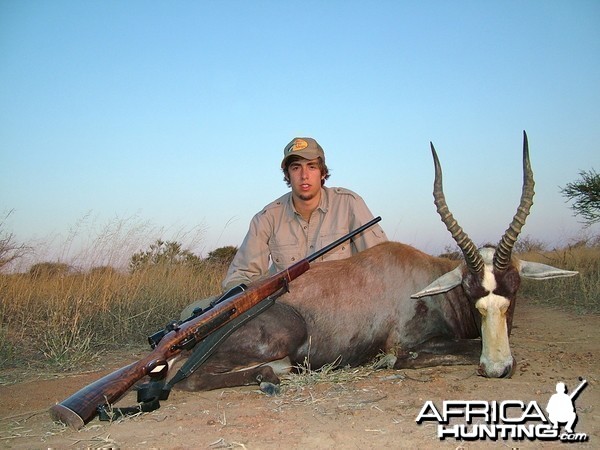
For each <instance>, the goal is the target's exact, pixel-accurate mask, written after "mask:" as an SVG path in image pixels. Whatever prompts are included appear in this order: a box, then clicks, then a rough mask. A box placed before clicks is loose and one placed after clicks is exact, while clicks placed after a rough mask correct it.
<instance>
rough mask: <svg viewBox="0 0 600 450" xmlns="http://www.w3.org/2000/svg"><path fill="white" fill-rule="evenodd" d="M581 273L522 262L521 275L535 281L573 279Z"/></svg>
mask: <svg viewBox="0 0 600 450" xmlns="http://www.w3.org/2000/svg"><path fill="white" fill-rule="evenodd" d="M578 273H579V272H574V271H571V270H563V269H557V268H556V267H552V266H548V265H547V264H542V263H537V262H531V261H523V260H521V261H520V267H519V274H521V276H522V277H523V278H531V279H533V280H549V279H550V278H563V277H572V276H574V275H577V274H578Z"/></svg>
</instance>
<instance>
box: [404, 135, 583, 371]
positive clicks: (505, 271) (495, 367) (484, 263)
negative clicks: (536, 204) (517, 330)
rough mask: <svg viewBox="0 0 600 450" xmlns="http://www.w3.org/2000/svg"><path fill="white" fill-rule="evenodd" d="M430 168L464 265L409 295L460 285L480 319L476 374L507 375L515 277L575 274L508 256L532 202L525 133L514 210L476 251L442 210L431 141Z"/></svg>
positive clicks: (438, 173) (439, 175) (510, 360)
mask: <svg viewBox="0 0 600 450" xmlns="http://www.w3.org/2000/svg"><path fill="white" fill-rule="evenodd" d="M431 152H432V155H433V161H434V166H435V180H434V188H433V197H434V202H435V205H436V207H437V212H438V214H439V215H440V217H441V219H442V222H443V223H444V224H445V225H446V228H447V229H448V231H449V232H450V233H451V234H452V237H453V239H454V241H455V242H456V244H457V245H458V247H459V248H460V250H461V251H462V253H463V255H464V263H462V264H461V265H459V266H458V267H457V268H456V269H454V270H452V271H451V272H448V273H446V274H444V275H442V276H441V277H439V278H438V279H437V280H435V281H434V282H433V283H431V284H430V285H429V286H427V287H426V288H425V289H423V290H422V291H420V292H418V293H416V294H414V295H412V296H411V297H412V298H420V297H424V296H430V295H435V294H440V293H443V292H447V291H449V290H451V289H453V288H455V287H457V286H459V285H461V286H462V289H463V290H464V292H465V294H466V296H467V297H468V299H469V301H470V302H471V306H472V307H473V308H475V309H476V310H477V312H478V319H479V320H478V322H480V323H481V326H480V329H481V343H482V349H481V357H480V360H479V369H478V373H479V374H480V375H483V376H486V377H492V378H502V377H510V376H511V375H512V373H513V371H514V368H515V361H514V359H513V356H512V353H511V350H510V345H509V341H508V337H509V335H510V331H511V327H512V316H513V311H514V307H515V302H516V297H517V291H518V289H519V285H520V283H521V277H524V278H533V279H537V280H544V279H549V278H557V277H570V276H573V275H576V274H577V272H572V271H567V270H562V269H557V268H555V267H552V266H548V265H545V264H540V263H535V262H528V261H523V260H519V259H517V258H514V257H512V250H513V247H514V245H515V242H516V241H517V238H518V237H519V233H520V232H521V229H522V227H523V225H525V219H526V218H527V216H528V215H529V210H530V209H531V205H533V195H534V191H533V187H534V181H533V172H532V171H531V165H530V161H529V145H528V142H527V134H526V133H525V132H523V191H522V193H521V202H520V204H519V207H518V209H517V213H516V214H515V216H514V217H513V220H512V222H511V223H510V225H509V227H508V229H507V230H506V232H505V233H504V236H502V239H500V242H499V243H498V245H497V246H496V247H495V248H493V247H484V248H481V249H478V248H477V247H476V246H475V244H474V243H473V241H471V239H470V238H469V236H468V235H467V234H466V233H465V232H464V231H463V230H462V228H461V227H460V226H459V225H458V222H457V221H456V220H455V219H454V217H453V216H452V213H451V212H450V210H449V209H448V206H447V204H446V199H445V196H444V192H443V189H442V169H441V166H440V162H439V159H438V156H437V153H436V151H435V148H434V147H433V144H431Z"/></svg>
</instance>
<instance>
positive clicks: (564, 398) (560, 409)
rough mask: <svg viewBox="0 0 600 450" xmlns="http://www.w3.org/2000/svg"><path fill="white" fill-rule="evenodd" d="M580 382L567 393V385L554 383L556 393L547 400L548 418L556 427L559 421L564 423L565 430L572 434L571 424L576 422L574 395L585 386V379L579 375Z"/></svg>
mask: <svg viewBox="0 0 600 450" xmlns="http://www.w3.org/2000/svg"><path fill="white" fill-rule="evenodd" d="M579 380H580V381H581V384H580V385H579V386H577V388H576V389H575V390H574V391H573V393H572V394H567V386H566V385H565V383H563V382H559V383H556V394H554V395H552V397H550V400H548V406H546V411H548V419H550V422H552V424H553V425H554V426H553V428H554V429H558V426H559V424H560V423H566V424H567V425H566V426H565V432H567V433H569V434H573V426H574V425H575V423H576V422H577V413H576V412H575V403H574V401H575V397H577V396H578V395H579V393H580V392H581V391H582V390H583V388H584V387H586V386H587V380H584V379H583V378H581V377H579Z"/></svg>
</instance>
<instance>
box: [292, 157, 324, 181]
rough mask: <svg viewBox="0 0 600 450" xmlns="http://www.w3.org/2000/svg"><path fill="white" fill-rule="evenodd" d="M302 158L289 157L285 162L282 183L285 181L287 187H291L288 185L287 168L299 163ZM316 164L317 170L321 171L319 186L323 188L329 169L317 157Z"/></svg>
mask: <svg viewBox="0 0 600 450" xmlns="http://www.w3.org/2000/svg"><path fill="white" fill-rule="evenodd" d="M301 159H304V158H302V157H301V156H290V157H289V158H288V159H287V160H286V161H285V167H284V168H283V169H282V170H283V181H285V184H287V185H288V187H291V186H292V185H291V184H290V172H289V168H290V165H291V164H292V163H293V162H296V161H299V160H301ZM317 159H318V160H319V161H318V164H319V170H320V171H321V177H322V178H321V186H323V185H324V184H325V180H327V179H328V178H329V169H328V168H327V165H326V164H325V163H324V162H323V159H322V158H321V157H320V156H319V157H318V158H317Z"/></svg>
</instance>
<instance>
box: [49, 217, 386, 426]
mask: <svg viewBox="0 0 600 450" xmlns="http://www.w3.org/2000/svg"><path fill="white" fill-rule="evenodd" d="M380 220H381V217H376V218H375V219H373V220H371V221H370V222H368V223H366V224H364V225H363V226H361V227H359V228H357V229H356V230H354V231H352V232H350V233H349V234H347V235H346V236H343V237H341V238H340V239H338V240H336V241H335V242H333V243H331V244H329V245H328V246H326V247H324V248H322V249H321V250H319V251H317V252H315V253H313V254H312V255H310V256H308V257H307V258H305V259H303V260H301V261H298V262H297V263H295V264H293V265H292V266H290V267H288V268H287V269H284V270H282V271H280V272H278V273H276V274H275V275H272V276H270V277H268V278H266V279H264V280H260V281H257V282H255V283H252V284H251V285H250V286H248V287H245V286H240V287H236V288H233V290H230V291H228V292H227V293H225V294H223V296H221V297H220V298H219V299H217V301H214V302H213V303H212V304H211V306H210V307H208V308H205V309H204V310H202V309H199V310H196V311H195V312H194V314H193V315H192V316H191V317H189V318H188V319H186V320H184V321H182V322H172V323H171V324H169V325H168V326H167V327H166V328H165V329H164V330H161V331H159V332H157V333H155V334H153V335H152V336H149V338H148V340H149V342H150V345H151V347H152V348H153V350H152V352H150V354H148V355H147V356H146V357H145V358H142V359H140V360H139V361H137V362H134V363H132V364H129V365H128V366H125V367H123V368H121V369H118V370H116V371H114V372H112V373H110V374H108V375H106V376H104V377H102V378H100V379H99V380H97V381H95V382H94V383H92V384H90V385H88V386H86V387H84V388H83V389H81V390H79V391H78V392H76V393H75V394H73V395H71V396H70V397H69V398H67V399H66V400H64V401H62V402H60V403H57V404H56V405H54V406H52V408H50V415H51V417H52V418H53V419H54V420H57V421H60V422H62V423H64V424H66V425H70V426H71V427H73V428H75V429H77V430H78V429H80V428H82V427H83V426H84V425H85V424H86V423H88V422H89V421H90V420H92V419H93V418H94V417H95V416H96V415H97V414H99V413H101V412H102V411H103V410H104V411H105V410H107V409H111V408H112V405H113V404H114V403H116V402H117V401H118V400H119V399H120V398H121V397H122V396H123V395H124V394H125V393H126V392H127V391H128V390H129V389H130V388H131V387H133V386H134V385H135V384H136V383H137V382H138V381H139V380H141V379H142V378H144V377H146V376H149V377H150V378H151V379H152V380H153V381H156V380H164V379H165V378H166V377H167V372H168V369H169V366H168V361H169V360H171V359H172V358H174V357H175V356H177V355H179V354H180V353H181V352H182V351H184V350H190V349H192V348H193V347H194V346H195V345H196V344H198V343H201V342H202V341H203V340H205V339H208V338H209V336H210V335H211V333H215V334H219V331H218V330H220V329H225V326H226V325H227V324H230V323H231V322H233V321H235V319H238V320H239V319H241V318H242V317H241V316H242V315H243V314H244V313H247V312H248V311H249V310H252V309H256V308H257V307H258V306H259V304H260V303H261V302H263V301H266V300H269V299H270V300H271V302H272V301H274V298H276V297H278V296H279V295H281V294H283V293H285V292H287V289H288V283H289V282H291V281H292V280H294V279H295V278H297V277H299V276H300V275H302V274H303V273H304V272H306V271H307V270H308V269H310V263H311V262H313V261H314V260H316V259H318V258H320V257H321V256H323V255H324V254H325V253H327V252H329V251H331V250H332V249H334V248H335V247H337V246H339V245H340V244H342V243H343V242H345V241H347V240H348V239H351V238H352V237H354V236H356V235H357V234H359V233H362V232H363V231H364V230H366V229H367V228H369V227H371V226H372V225H374V224H376V223H377V222H379V221H380ZM222 336H224V334H222ZM219 342H220V341H219ZM211 345H212V346H213V347H214V346H216V345H217V343H213V344H211ZM194 368H195V367H194ZM186 376H187V374H186ZM174 378H175V377H174ZM169 383H172V380H171V381H170V382H169ZM167 396H168V394H167ZM164 399H165V398H161V400H164Z"/></svg>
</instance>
